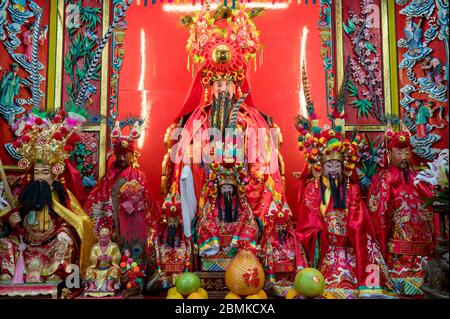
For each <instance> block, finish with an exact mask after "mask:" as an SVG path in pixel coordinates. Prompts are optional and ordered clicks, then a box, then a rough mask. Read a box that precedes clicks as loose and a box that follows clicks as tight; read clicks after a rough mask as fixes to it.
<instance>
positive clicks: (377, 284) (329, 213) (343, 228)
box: [296, 117, 395, 298]
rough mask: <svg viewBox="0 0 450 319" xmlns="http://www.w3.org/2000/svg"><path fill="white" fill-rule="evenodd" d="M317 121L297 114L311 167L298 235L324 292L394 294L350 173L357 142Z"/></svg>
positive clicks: (352, 295) (301, 145)
mask: <svg viewBox="0 0 450 319" xmlns="http://www.w3.org/2000/svg"><path fill="white" fill-rule="evenodd" d="M317 122H318V121H317V120H312V121H309V120H307V119H305V118H303V117H299V118H298V123H297V128H298V130H299V131H300V137H299V148H300V150H305V158H306V160H307V165H309V169H310V172H311V173H312V178H311V179H310V180H309V181H307V182H306V185H305V187H304V191H303V197H302V201H301V203H300V207H299V211H298V215H297V225H296V232H297V236H298V238H299V239H300V241H301V243H302V244H303V245H304V247H305V249H306V250H307V253H308V257H309V260H310V261H311V263H312V266H313V267H315V268H317V269H319V270H320V271H321V272H322V274H323V276H324V278H325V292H326V293H327V294H328V296H330V297H333V298H356V297H360V298H361V297H393V296H395V294H394V293H393V288H394V287H393V284H392V282H391V280H390V278H389V275H388V272H387V266H386V264H385V262H384V259H383V256H382V254H381V250H380V248H379V246H378V244H377V242H376V236H375V232H374V230H373V225H372V223H371V220H370V216H369V214H368V212H367V208H366V206H365V203H364V200H363V199H362V197H361V193H360V189H359V185H358V184H357V183H354V182H353V179H352V178H351V176H352V175H353V174H355V172H354V170H355V165H356V163H357V161H358V143H357V141H349V140H347V139H345V138H344V134H343V133H342V127H341V126H335V128H334V129H330V128H329V127H327V126H325V127H324V129H323V130H322V129H321V128H320V127H318V126H317Z"/></svg>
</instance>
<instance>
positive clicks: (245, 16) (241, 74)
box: [182, 3, 261, 99]
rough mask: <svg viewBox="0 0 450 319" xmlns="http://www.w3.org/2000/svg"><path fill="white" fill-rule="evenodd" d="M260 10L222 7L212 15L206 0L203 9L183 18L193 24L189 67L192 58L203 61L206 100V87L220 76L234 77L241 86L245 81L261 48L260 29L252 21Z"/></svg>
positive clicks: (232, 78) (195, 60) (203, 83)
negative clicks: (253, 59)
mask: <svg viewBox="0 0 450 319" xmlns="http://www.w3.org/2000/svg"><path fill="white" fill-rule="evenodd" d="M260 12H261V9H253V10H251V11H250V12H246V11H245V9H244V8H243V7H240V8H239V9H231V8H229V7H227V6H220V7H218V8H217V10H216V12H215V13H214V14H212V13H211V12H210V10H209V5H208V3H206V5H205V6H204V7H203V9H202V11H200V12H198V13H196V14H195V15H194V16H187V17H184V18H183V20H182V21H183V23H184V24H185V25H188V26H190V37H189V39H188V43H187V45H186V49H187V52H188V67H189V64H190V61H191V60H192V61H193V62H194V63H197V64H201V70H202V78H201V79H202V80H201V81H202V85H203V87H204V88H205V99H207V95H206V94H207V88H208V87H209V85H210V84H211V83H212V82H214V81H216V80H218V79H221V78H225V79H231V80H233V81H235V82H236V84H237V85H238V88H239V86H240V85H241V84H242V81H243V80H244V78H245V73H246V70H247V65H248V63H249V61H250V60H251V59H252V58H255V56H256V52H257V51H258V50H259V49H260V42H259V31H258V30H257V29H256V26H255V24H254V23H253V21H252V18H254V17H255V16H257V15H258V14H259V13H260ZM219 25H221V26H219Z"/></svg>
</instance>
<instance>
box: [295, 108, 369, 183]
mask: <svg viewBox="0 0 450 319" xmlns="http://www.w3.org/2000/svg"><path fill="white" fill-rule="evenodd" d="M341 122H342V120H341V119H335V125H334V128H333V129H331V128H330V127H329V126H328V125H324V127H323V129H322V128H321V127H319V126H318V120H317V119H314V120H308V119H306V118H305V117H303V116H300V115H299V116H297V131H298V132H299V136H298V140H297V141H298V148H299V150H300V151H301V152H304V156H305V158H306V161H307V162H308V163H309V164H310V165H311V167H312V172H313V175H315V176H318V175H320V174H321V171H322V164H323V163H325V162H327V161H330V160H338V161H340V162H342V163H343V168H344V173H345V174H346V175H348V176H350V175H351V174H352V172H353V171H354V170H355V168H356V163H357V162H358V159H359V152H358V143H359V140H360V137H359V136H358V135H356V136H355V138H354V139H353V141H350V140H348V139H346V138H345V134H344V132H343V123H341Z"/></svg>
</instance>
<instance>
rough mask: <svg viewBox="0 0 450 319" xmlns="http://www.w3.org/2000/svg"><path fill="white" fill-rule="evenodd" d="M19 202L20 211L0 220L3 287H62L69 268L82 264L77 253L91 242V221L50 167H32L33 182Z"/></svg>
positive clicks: (12, 211) (21, 194) (22, 193)
mask: <svg viewBox="0 0 450 319" xmlns="http://www.w3.org/2000/svg"><path fill="white" fill-rule="evenodd" d="M27 177H28V178H30V177H31V175H28V174H27ZM18 203H19V207H20V208H19V209H13V210H11V211H9V212H7V213H5V214H3V216H1V218H2V220H3V222H5V223H8V226H9V228H10V233H9V234H8V236H6V237H5V238H2V239H0V241H1V242H0V259H1V282H2V283H6V284H20V283H23V282H26V283H42V282H46V283H52V282H55V283H56V282H60V281H61V280H62V279H63V278H64V277H65V276H67V275H68V273H66V267H67V265H69V264H80V251H85V250H86V248H85V247H87V246H86V244H88V243H91V242H92V241H93V233H92V226H91V224H90V221H89V217H88V216H87V215H86V214H85V213H84V212H83V211H82V209H81V207H80V205H79V204H78V202H77V200H76V199H75V198H74V197H73V194H72V193H70V191H68V190H67V189H66V187H65V186H64V185H63V183H61V182H60V181H58V180H57V175H55V174H54V173H53V172H52V166H51V165H49V164H43V163H36V164H35V165H34V168H33V180H32V181H30V182H29V183H28V184H27V185H26V186H25V187H24V188H23V191H22V192H21V193H20V195H19V198H18ZM76 228H77V230H75V229H76ZM83 230H85V231H84V232H83ZM83 235H84V236H83ZM81 239H83V240H85V242H84V243H83V245H82V246H83V247H81ZM88 246H90V245H88ZM89 248H90V247H89ZM82 257H88V256H82Z"/></svg>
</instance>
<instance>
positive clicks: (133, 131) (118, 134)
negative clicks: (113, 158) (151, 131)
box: [110, 118, 144, 154]
mask: <svg viewBox="0 0 450 319" xmlns="http://www.w3.org/2000/svg"><path fill="white" fill-rule="evenodd" d="M127 126H128V127H130V133H129V134H128V135H125V134H124V133H123V129H124V128H125V127H127ZM143 126H144V120H142V119H139V118H130V119H125V120H121V121H116V122H115V123H114V127H113V129H112V130H111V134H110V137H111V140H112V143H113V147H114V152H115V153H116V154H119V153H124V152H125V153H126V152H134V147H135V140H137V139H138V138H139V137H140V136H141V133H142V127H143Z"/></svg>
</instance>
